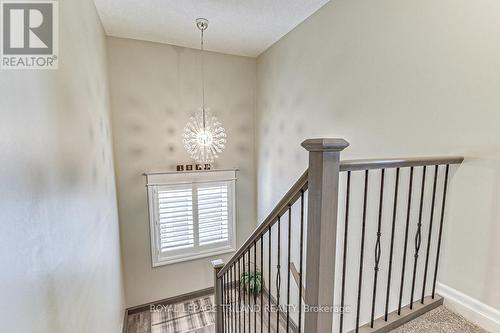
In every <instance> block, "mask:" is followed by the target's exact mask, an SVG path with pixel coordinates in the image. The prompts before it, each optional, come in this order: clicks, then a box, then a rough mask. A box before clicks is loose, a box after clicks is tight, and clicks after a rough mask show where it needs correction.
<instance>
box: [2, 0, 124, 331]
mask: <svg viewBox="0 0 500 333" xmlns="http://www.w3.org/2000/svg"><path fill="white" fill-rule="evenodd" d="M59 6H60V44H59V45H60V62H59V66H60V68H59V70H54V71H41V70H27V71H15V70H14V71H1V72H0V113H1V116H2V117H1V121H0V156H2V162H1V163H0V184H1V185H0V266H1V269H0V281H1V283H0V295H1V296H0V321H1V322H2V331H3V332H18V333H24V332H26V333H31V332H41V333H42V332H47V333H69V332H71V333H76V332H86V333H87V332H96V333H97V332H102V333H110V332H119V331H120V330H121V325H122V320H123V310H124V305H125V304H124V295H123V285H122V273H121V261H120V251H119V232H118V216H117V207H116V193H115V182H114V171H113V156H112V147H111V129H110V121H109V112H110V111H109V100H108V79H107V71H106V48H105V38H104V33H103V29H102V27H101V24H100V21H99V19H98V17H97V14H96V10H95V8H94V4H93V2H92V1H90V0H85V1H82V0H78V1H77V0H65V1H61V2H60V3H59Z"/></svg>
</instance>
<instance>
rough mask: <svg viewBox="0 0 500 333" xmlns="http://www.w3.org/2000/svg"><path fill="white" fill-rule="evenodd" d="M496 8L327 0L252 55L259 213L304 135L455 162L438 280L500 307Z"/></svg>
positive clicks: (292, 170)
mask: <svg viewBox="0 0 500 333" xmlns="http://www.w3.org/2000/svg"><path fill="white" fill-rule="evenodd" d="M499 14H500V3H499V2H498V1H494V0H480V1H470V0H469V1H467V0H459V1H455V0H454V1H452V0H439V1H435V0H424V1H417V0H410V1H397V0H381V1H376V2H370V1H363V0H336V1H332V2H330V3H329V4H327V5H325V6H324V7H323V8H322V9H320V10H319V11H318V12H317V13H316V14H315V15H313V16H312V17H310V18H309V19H308V20H306V21H305V22H304V23H302V24H301V25H300V26H299V27H297V28H296V29H295V30H293V31H292V32H291V33H289V34H288V35H286V36H285V37H284V38H283V39H282V40H280V41H279V42H277V43H276V44H275V45H274V46H272V47H271V48H270V49H269V50H267V51H266V52H265V53H264V54H262V55H261V56H260V57H259V58H258V65H257V86H258V90H257V97H258V102H257V114H258V121H257V128H258V129H257V135H256V138H257V170H258V171H257V172H258V175H257V177H258V216H259V218H258V220H259V221H261V220H262V218H263V217H264V216H265V215H266V214H267V213H268V212H269V211H270V210H271V209H272V207H273V206H274V204H275V203H276V202H277V201H278V200H279V199H280V197H281V196H282V195H283V194H284V193H285V192H286V190H287V189H288V188H289V187H290V186H291V184H293V182H294V181H295V180H296V179H297V178H298V177H299V175H300V174H301V173H302V172H303V171H304V169H305V168H306V167H307V153H306V152H305V150H304V149H302V148H301V147H300V143H301V141H302V140H304V139H306V138H311V137H341V138H345V139H346V140H348V141H349V142H350V143H351V146H350V147H349V148H347V149H346V150H345V152H344V153H343V157H344V158H357V157H390V156H419V155H439V154H443V155H452V154H459V155H464V156H465V157H466V162H465V163H464V164H463V165H462V166H461V167H460V168H459V170H458V171H457V173H456V174H455V175H454V177H453V179H452V188H451V192H450V196H449V201H448V203H449V205H448V211H449V214H448V217H447V221H446V230H445V233H444V235H445V236H444V252H443V257H442V266H441V275H440V281H441V282H443V283H445V284H446V285H449V286H451V287H453V288H455V289H458V290H460V291H462V292H464V293H466V294H468V295H470V296H472V297H474V298H476V299H478V300H480V301H481V302H484V303H486V304H489V305H491V306H493V307H496V308H500V284H499V281H500V242H498V239H499V238H500V226H499V224H500V218H499V216H500V207H499V206H498V205H497V204H496V203H497V201H498V198H499V195H500V176H499V173H500V161H499V160H500V158H499V156H500V154H499V153H500V145H499V144H498V143H499V142H500V131H499V125H500V94H499V91H500V75H499V73H500V62H499V61H498V59H500V34H499V33H498V32H499V31H500V21H499V20H498V15H499Z"/></svg>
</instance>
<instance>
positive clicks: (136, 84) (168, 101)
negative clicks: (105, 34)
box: [108, 38, 256, 306]
mask: <svg viewBox="0 0 500 333" xmlns="http://www.w3.org/2000/svg"><path fill="white" fill-rule="evenodd" d="M207 42H209V40H207ZM108 47H109V64H110V75H111V87H112V89H111V90H112V94H111V95H112V97H111V98H112V112H113V133H114V151H115V161H116V174H117V186H118V197H119V215H120V226H121V236H122V256H123V263H124V271H125V285H126V298H127V305H128V306H134V305H138V304H142V303H145V302H150V301H154V300H159V299H162V298H166V297H171V296H176V295H180V294H183V293H187V292H191V291H194V290H199V289H203V288H207V287H211V286H213V271H212V269H211V266H210V260H211V259H212V258H205V259H198V260H193V261H187V262H183V263H178V264H171V265H167V266H162V267H159V268H152V267H151V255H150V237H149V220H148V212H147V198H146V188H145V186H144V184H145V179H144V177H143V176H142V173H143V172H145V171H153V170H156V171H158V170H169V171H171V170H175V166H176V165H177V164H178V163H188V162H190V159H189V157H188V156H187V154H186V152H185V150H184V148H183V145H182V129H183V127H184V125H185V124H186V123H187V121H188V118H189V116H190V115H191V114H192V113H193V112H195V111H196V110H198V108H199V107H200V102H201V84H200V70H199V68H200V67H199V65H200V64H199V53H198V51H197V50H192V49H187V48H183V47H178V46H170V45H162V44H154V43H149V42H140V41H134V40H127V39H117V38H108ZM205 59H206V101H207V106H208V107H209V108H211V110H213V112H214V113H215V114H216V115H217V116H218V117H219V119H220V120H221V122H222V123H223V125H224V126H225V128H226V131H227V134H228V144H227V147H226V150H225V151H224V152H223V154H222V155H221V156H220V158H219V159H218V160H217V161H216V164H215V168H230V167H237V168H239V170H240V171H239V172H238V181H237V185H236V186H237V206H238V207H237V210H238V212H237V220H236V225H237V240H238V245H239V244H241V243H242V242H243V241H244V240H245V239H246V237H247V236H248V235H249V233H250V232H251V231H253V229H254V228H255V225H256V220H255V210H256V206H255V176H254V114H255V112H254V111H255V89H256V88H255V80H256V61H255V59H251V58H245V57H237V56H229V55H222V54H217V53H207V54H206V58H205ZM223 257H226V258H227V257H228V256H227V255H226V256H223Z"/></svg>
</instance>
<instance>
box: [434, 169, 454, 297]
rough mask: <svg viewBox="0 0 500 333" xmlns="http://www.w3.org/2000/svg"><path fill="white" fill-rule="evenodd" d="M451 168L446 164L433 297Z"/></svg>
mask: <svg viewBox="0 0 500 333" xmlns="http://www.w3.org/2000/svg"><path fill="white" fill-rule="evenodd" d="M449 170H450V165H449V164H447V165H446V173H445V176H444V187H443V202H442V205H441V221H440V223H439V235H438V246H437V252H436V267H435V268H434V281H433V283H432V299H434V297H435V295H436V281H437V274H438V265H439V253H440V252H441V236H442V234H443V222H444V210H445V203H446V191H447V188H448V171H449Z"/></svg>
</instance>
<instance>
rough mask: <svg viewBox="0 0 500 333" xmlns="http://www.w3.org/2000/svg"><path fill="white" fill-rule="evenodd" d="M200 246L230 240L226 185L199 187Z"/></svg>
mask: <svg viewBox="0 0 500 333" xmlns="http://www.w3.org/2000/svg"><path fill="white" fill-rule="evenodd" d="M197 199H198V233H199V236H198V237H199V245H200V246H203V245H207V244H212V243H217V242H227V241H228V240H229V211H228V208H229V202H228V186H227V184H226V183H218V184H213V185H202V186H200V187H198V198H197Z"/></svg>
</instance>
